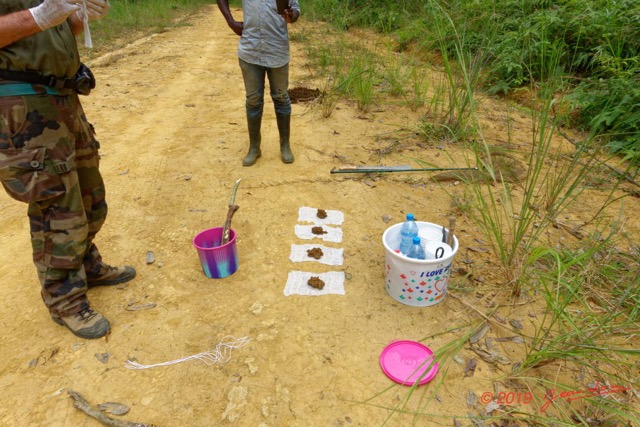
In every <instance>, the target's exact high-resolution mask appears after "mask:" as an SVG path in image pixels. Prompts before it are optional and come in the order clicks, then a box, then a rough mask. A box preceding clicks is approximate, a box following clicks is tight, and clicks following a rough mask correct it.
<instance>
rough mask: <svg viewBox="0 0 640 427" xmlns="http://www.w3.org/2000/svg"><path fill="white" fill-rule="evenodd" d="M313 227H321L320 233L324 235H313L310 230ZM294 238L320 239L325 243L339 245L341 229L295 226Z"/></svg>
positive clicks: (323, 226)
mask: <svg viewBox="0 0 640 427" xmlns="http://www.w3.org/2000/svg"><path fill="white" fill-rule="evenodd" d="M313 227H322V231H324V232H325V233H326V234H314V233H313V231H312V229H313ZM295 230H296V236H298V238H300V239H305V240H311V239H322V240H324V241H325V242H334V243H340V242H342V228H339V227H329V226H328V225H322V226H320V225H300V224H296V228H295Z"/></svg>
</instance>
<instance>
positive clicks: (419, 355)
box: [380, 341, 438, 386]
mask: <svg viewBox="0 0 640 427" xmlns="http://www.w3.org/2000/svg"><path fill="white" fill-rule="evenodd" d="M380 366H381V367H382V370H383V371H384V373H385V374H386V375H387V376H388V377H389V378H391V379H392V380H393V381H395V382H397V383H398V384H402V385H406V386H412V385H413V384H415V383H416V381H420V382H419V383H418V385H423V384H426V383H428V382H429V381H431V380H432V379H433V377H435V376H436V373H437V372H438V363H435V362H433V351H431V349H430V348H429V347H427V346H425V345H423V344H420V343H419V342H415V341H395V342H393V343H391V344H389V345H388V346H386V347H385V349H384V350H382V354H381V355H380ZM427 370H428V372H427Z"/></svg>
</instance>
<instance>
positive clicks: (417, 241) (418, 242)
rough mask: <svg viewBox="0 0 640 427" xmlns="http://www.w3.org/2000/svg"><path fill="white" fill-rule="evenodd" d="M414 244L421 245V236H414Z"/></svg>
mask: <svg viewBox="0 0 640 427" xmlns="http://www.w3.org/2000/svg"><path fill="white" fill-rule="evenodd" d="M413 244H414V245H419V244H420V238H419V237H418V236H413Z"/></svg>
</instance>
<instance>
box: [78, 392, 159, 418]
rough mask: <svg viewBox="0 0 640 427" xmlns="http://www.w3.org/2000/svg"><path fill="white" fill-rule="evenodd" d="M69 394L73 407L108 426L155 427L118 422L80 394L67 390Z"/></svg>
mask: <svg viewBox="0 0 640 427" xmlns="http://www.w3.org/2000/svg"><path fill="white" fill-rule="evenodd" d="M67 393H68V394H69V396H70V397H71V399H73V407H74V408H76V409H79V410H81V411H82V412H84V413H85V414H87V415H88V416H90V417H92V418H95V419H96V420H98V421H100V422H101V423H102V424H104V425H106V426H112V427H154V426H153V424H144V423H134V422H131V421H123V420H116V419H114V418H111V417H108V416H107V415H105V414H104V413H103V412H102V411H101V410H100V409H98V408H96V407H93V406H91V405H90V404H89V402H87V400H86V399H85V398H84V397H82V395H81V394H80V393H78V392H77V391H73V390H67Z"/></svg>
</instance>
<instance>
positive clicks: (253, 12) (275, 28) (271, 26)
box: [238, 0, 300, 68]
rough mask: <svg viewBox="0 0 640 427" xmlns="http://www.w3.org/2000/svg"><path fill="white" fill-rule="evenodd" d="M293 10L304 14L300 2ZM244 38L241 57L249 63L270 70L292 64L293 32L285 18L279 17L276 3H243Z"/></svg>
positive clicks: (262, 0)
mask: <svg viewBox="0 0 640 427" xmlns="http://www.w3.org/2000/svg"><path fill="white" fill-rule="evenodd" d="M289 7H290V8H291V9H294V10H296V11H298V13H300V7H299V6H298V0H289ZM242 10H243V20H244V25H243V28H242V37H240V42H239V44H238V56H239V57H240V59H242V60H243V61H245V62H248V63H250V64H255V65H260V66H263V67H268V68H278V67H282V66H284V65H286V64H288V63H289V59H290V56H289V32H288V30H287V21H285V20H284V16H282V15H278V10H277V7H276V0H242Z"/></svg>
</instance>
